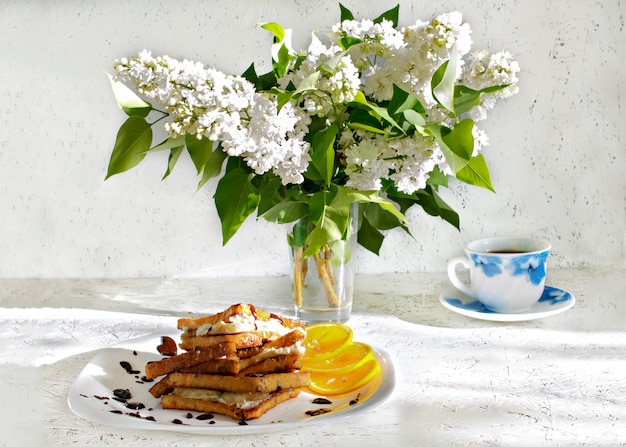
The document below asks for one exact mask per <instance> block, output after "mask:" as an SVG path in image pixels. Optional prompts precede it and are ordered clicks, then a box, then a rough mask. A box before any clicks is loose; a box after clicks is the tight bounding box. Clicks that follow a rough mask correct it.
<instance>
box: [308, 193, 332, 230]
mask: <svg viewBox="0 0 626 447" xmlns="http://www.w3.org/2000/svg"><path fill="white" fill-rule="evenodd" d="M328 197H329V196H328V192H327V191H318V192H316V193H315V194H313V195H311V198H310V199H309V217H310V218H311V221H312V222H314V223H315V224H316V225H319V224H320V223H322V222H323V220H324V211H325V209H326V206H327V205H328V203H329V199H328Z"/></svg>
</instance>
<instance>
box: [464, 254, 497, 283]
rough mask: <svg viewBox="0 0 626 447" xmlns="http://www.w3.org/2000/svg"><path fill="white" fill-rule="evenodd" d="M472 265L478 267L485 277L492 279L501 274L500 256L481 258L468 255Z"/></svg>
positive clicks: (480, 256) (481, 256)
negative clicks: (472, 262)
mask: <svg viewBox="0 0 626 447" xmlns="http://www.w3.org/2000/svg"><path fill="white" fill-rule="evenodd" d="M470 257H471V258H472V261H474V265H475V266H476V267H479V268H480V269H481V270H482V271H483V273H484V274H485V276H488V277H492V276H496V275H499V274H500V273H502V267H501V266H502V258H501V257H500V256H483V255H476V254H473V253H472V254H470Z"/></svg>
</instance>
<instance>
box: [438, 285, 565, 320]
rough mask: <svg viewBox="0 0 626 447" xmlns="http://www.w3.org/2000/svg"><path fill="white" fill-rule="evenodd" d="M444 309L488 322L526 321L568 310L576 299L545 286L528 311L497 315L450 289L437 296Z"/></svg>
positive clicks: (472, 299)
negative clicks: (537, 299)
mask: <svg viewBox="0 0 626 447" xmlns="http://www.w3.org/2000/svg"><path fill="white" fill-rule="evenodd" d="M439 302H440V303H441V304H443V305H444V306H445V307H446V308H448V309H450V310H452V311H454V312H456V313H459V314H461V315H465V316H468V317H472V318H478V319H480V320H489V321H527V320H536V319H538V318H545V317H550V316H552V315H556V314H560V313H561V312H565V311H566V310H568V309H570V308H571V307H572V306H573V305H574V303H575V302H576V299H575V298H574V295H572V294H571V293H570V292H567V291H565V290H562V289H558V288H556V287H551V286H546V287H545V288H544V290H543V294H542V295H541V298H539V301H538V302H537V303H535V304H534V305H533V306H532V307H531V308H530V309H528V310H526V311H524V312H520V313H514V314H505V313H497V312H493V311H491V310H489V309H487V308H486V307H485V306H483V305H482V304H481V303H479V302H478V301H476V300H475V299H474V298H470V297H469V296H467V295H465V294H464V293H463V292H461V291H459V290H457V289H452V288H451V289H450V290H447V291H446V292H444V293H442V294H441V295H440V296H439Z"/></svg>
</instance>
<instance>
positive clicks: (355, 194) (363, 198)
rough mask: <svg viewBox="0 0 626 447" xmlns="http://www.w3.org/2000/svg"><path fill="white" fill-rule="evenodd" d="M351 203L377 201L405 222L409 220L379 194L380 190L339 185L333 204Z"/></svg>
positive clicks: (376, 202) (344, 204)
mask: <svg viewBox="0 0 626 447" xmlns="http://www.w3.org/2000/svg"><path fill="white" fill-rule="evenodd" d="M351 203H375V204H377V205H378V206H380V207H381V208H382V209H384V210H386V211H388V212H389V213H391V214H392V215H394V216H395V217H396V218H397V219H398V220H400V221H401V222H403V223H406V222H407V219H406V217H405V216H404V214H402V213H401V212H400V211H398V209H397V208H396V207H395V206H394V205H393V203H391V202H390V201H389V200H387V199H384V198H382V197H380V196H379V195H378V191H361V190H356V189H349V188H345V187H343V186H337V194H336V196H335V198H334V199H333V204H334V205H337V206H342V205H343V206H346V205H349V204H351Z"/></svg>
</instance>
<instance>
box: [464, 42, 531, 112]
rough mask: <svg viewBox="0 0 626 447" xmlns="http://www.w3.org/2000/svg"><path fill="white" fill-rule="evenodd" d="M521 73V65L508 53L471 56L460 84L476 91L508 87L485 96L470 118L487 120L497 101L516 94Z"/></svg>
mask: <svg viewBox="0 0 626 447" xmlns="http://www.w3.org/2000/svg"><path fill="white" fill-rule="evenodd" d="M519 71H520V67H519V64H518V63H517V61H515V60H513V57H512V56H511V54H510V53H508V52H506V51H500V52H497V53H494V54H490V53H489V52H488V51H487V50H482V51H476V52H473V53H472V54H471V55H470V62H469V64H467V65H466V66H465V67H464V68H463V73H462V76H461V79H460V82H461V83H462V84H464V85H466V86H467V87H470V88H473V89H474V90H482V89H484V88H487V87H495V86H504V85H506V86H507V87H505V88H503V89H501V90H497V91H495V92H492V93H487V94H483V95H482V96H481V101H480V103H479V104H478V105H477V106H476V107H474V109H472V110H471V111H470V113H469V116H470V117H471V118H472V119H474V121H481V120H484V119H486V118H487V112H488V111H489V110H491V109H493V107H494V106H495V103H496V100H497V99H500V98H508V97H509V96H512V95H514V94H516V93H517V91H518V87H517V82H518V78H517V73H519Z"/></svg>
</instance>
